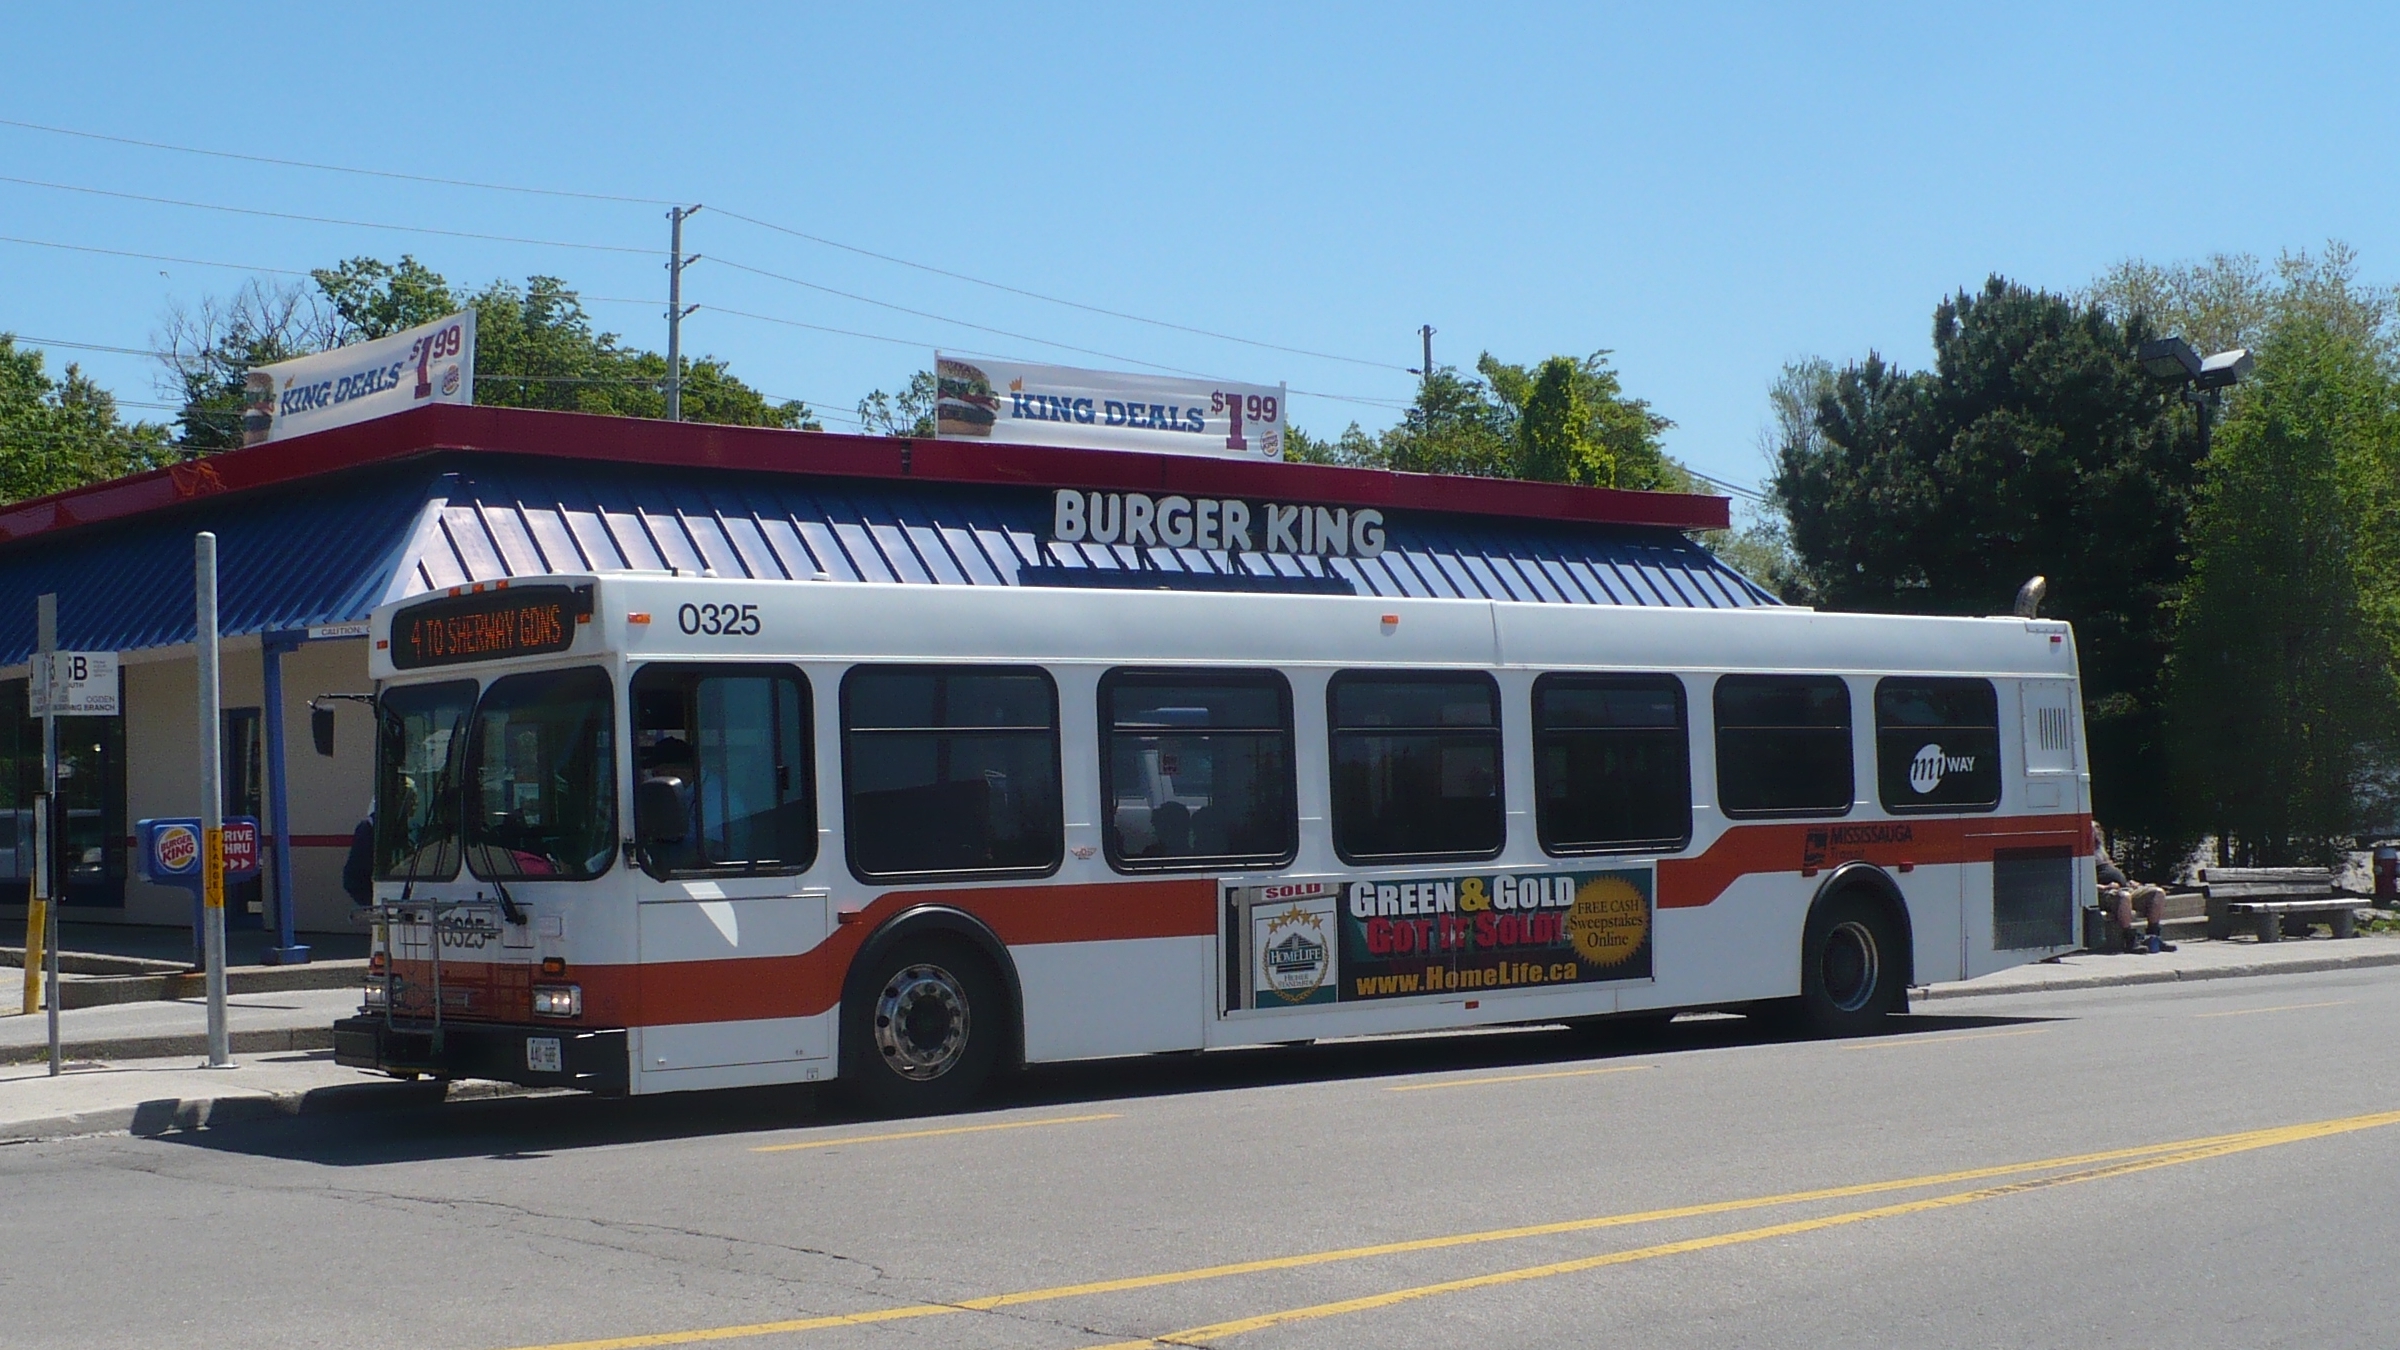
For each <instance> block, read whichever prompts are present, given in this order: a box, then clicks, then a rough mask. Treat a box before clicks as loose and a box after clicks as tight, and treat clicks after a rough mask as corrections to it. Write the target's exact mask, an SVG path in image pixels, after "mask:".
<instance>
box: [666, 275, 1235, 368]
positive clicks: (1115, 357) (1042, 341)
mask: <svg viewBox="0 0 2400 1350" xmlns="http://www.w3.org/2000/svg"><path fill="white" fill-rule="evenodd" d="M709 261H710V262H713V263H715V264H717V265H718V266H719V267H730V268H732V269H733V270H734V271H736V272H748V273H750V274H751V275H752V276H760V277H767V278H769V279H771V280H774V281H781V282H785V283H788V284H790V285H793V286H802V287H806V288H807V289H809V290H812V291H820V292H822V293H824V294H826V295H838V296H840V297H841V298H842V299H844V300H856V301H858V302H859V303H860V304H863V305H873V306H875V307H876V308H878V309H888V310H892V311H894V312H896V313H900V314H911V315H914V316H916V317H917V318H920V319H931V320H933V321H934V322H935V323H946V324H950V325H952V326H954V327H958V328H972V329H974V330H975V331H976V332H978V333H990V334H992V335H993V336H994V337H1004V338H1013V339H1015V340H1016V341H1018V342H1031V343H1034V344H1036V345H1039V346H1043V347H1056V348H1058V349H1059V350H1060V351H1065V352H1079V353H1081V354H1082V355H1085V356H1097V357H1100V358H1102V359H1104V360H1109V361H1122V362H1124V363H1126V364H1127V365H1134V366H1147V367H1149V368H1150V369H1152V370H1160V371H1165V372H1166V373H1168V374H1170V375H1189V376H1191V377H1193V378H1195V379H1203V380H1205V379H1212V378H1214V377H1213V376H1208V375H1202V374H1200V373H1199V372H1198V371H1192V370H1184V369H1181V368H1180V367H1176V366H1166V365H1160V364H1159V363H1158V362H1156V361H1144V360H1142V359H1140V358H1138V357H1132V356H1123V355H1119V354H1118V353H1116V352H1104V351H1101V350H1099V349H1098V348H1096V347H1078V346H1076V345H1074V344H1073V343H1069V342H1053V341H1051V340H1050V339H1048V338H1038V337H1035V336H1033V335H1032V334H1030V333H1013V332H1010V331H1009V330H1008V329H1005V328H994V327H992V326H991V325H989V324H980V323H971V322H969V321H968V320H965V319H954V318H951V317H950V316H949V315H946V314H935V313H933V312H932V311H930V310H923V309H911V308H909V307H908V306H906V305H895V304H893V303H892V302H891V301H889V300H877V299H875V298H873V297H872V296H865V295H859V294H857V293H856V292H853V291H843V290H836V289H834V288H833V287H831V286H820V285H818V284H817V283H816V282H813V281H802V280H801V279H800V278H798V277H793V276H785V275H784V274H783V273H781V272H770V271H768V270H767V269H765V268H763V267H752V266H750V265H748V264H747V263H737V262H733V261H731V260H729V259H727V258H724V257H722V256H711V257H710V258H709ZM726 312H727V313H731V312H732V311H731V310H728V311H726ZM753 317H755V316H753Z"/></svg>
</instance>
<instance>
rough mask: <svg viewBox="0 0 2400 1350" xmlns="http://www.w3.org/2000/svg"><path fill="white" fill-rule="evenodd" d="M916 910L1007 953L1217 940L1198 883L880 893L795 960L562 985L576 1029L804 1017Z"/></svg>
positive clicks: (684, 966) (712, 963) (634, 968)
mask: <svg viewBox="0 0 2400 1350" xmlns="http://www.w3.org/2000/svg"><path fill="white" fill-rule="evenodd" d="M920 905H945V906H949V907H951V908H954V909H959V910H963V911H965V912H966V913H968V914H972V915H974V916H975V917H976V918H978V919H980V920H982V921H983V922H984V923H985V924H987V925H989V926H990V928H991V930H992V932H993V933H994V934H996V935H997V936H998V937H999V938H1000V940H1001V941H1002V942H1004V943H1007V944H1008V945H1009V946H1011V947H1021V946H1029V945H1034V944H1039V943H1056V942H1110V941H1124V940H1128V939H1141V938H1169V937H1214V936H1216V932H1217V884H1216V881H1215V880H1214V879H1213V878H1209V877H1181V878H1176V879H1174V880H1162V881H1111V882H1095V883H1090V884H1074V885H1055V884H1053V885H1044V886H995V887H972V888H960V889H955V890H950V889H945V890H922V891H890V892H886V893H885V894H883V895H881V896H878V897H876V899H875V901H874V903H872V904H870V905H868V906H867V907H866V909H865V910H864V911H863V912H862V913H861V914H860V915H859V916H858V918H857V919H856V920H854V921H852V922H850V923H845V924H840V925H838V926H836V927H835V928H834V930H833V931H832V933H830V934H828V935H827V937H826V939H825V941H823V942H821V943H819V944H817V946H816V947H814V948H812V949H811V950H809V951H806V952H802V953H799V954H797V955H792V956H755V957H747V958H742V957H734V958H725V957H719V958H715V959H712V960H704V961H660V962H655V963H649V964H643V965H611V966H600V965H573V966H570V968H569V978H571V979H573V980H575V981H576V982H577V983H579V984H581V985H582V986H583V1006H584V1013H585V1016H584V1021H585V1022H587V1023H588V1024H590V1025H595V1026H602V1025H643V1026H676V1025H681V1024H684V1023H690V1022H740V1021H753V1020H757V1019H761V1018H769V1017H814V1016H817V1015H818V1014H820V1013H823V1012H826V1011H828V1010H830V1009H831V1008H832V1007H833V1006H834V1005H835V1004H837V1003H839V1002H841V998H842V981H843V979H844V978H845V977H846V976H848V974H849V972H850V961H851V958H852V957H854V956H856V955H857V954H858V949H859V948H860V947H861V946H862V945H864V944H865V942H866V940H867V938H868V936H869V935H870V934H872V933H873V932H874V931H875V930H876V929H877V928H879V927H881V926H882V924H883V922H884V921H885V920H886V919H889V918H891V917H892V916H893V915H895V914H899V913H901V912H903V911H905V910H910V909H915V908H917V907H918V906H920Z"/></svg>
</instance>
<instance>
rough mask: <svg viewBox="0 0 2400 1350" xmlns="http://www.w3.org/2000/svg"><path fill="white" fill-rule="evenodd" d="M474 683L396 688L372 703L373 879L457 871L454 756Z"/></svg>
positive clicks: (425, 877) (429, 877) (432, 877)
mask: <svg viewBox="0 0 2400 1350" xmlns="http://www.w3.org/2000/svg"><path fill="white" fill-rule="evenodd" d="M474 706H475V682H474V681H473V680H451V681H447V682H444V683H442V684H416V685H402V686H399V687H397V688H393V689H388V690H385V691H384V695H383V699H382V702H381V703H379V704H378V705H377V707H378V709H379V710H380V712H381V714H382V715H381V716H380V717H378V718H377V719H376V723H377V736H376V747H375V749H376V753H375V876H376V878H377V879H378V880H382V881H439V880H443V879H446V878H449V877H452V876H455V875H457V874H458V765H457V762H456V757H457V755H458V749H459V743H460V741H462V740H463V739H465V736H466V730H467V713H468V710H469V709H472V708H473V707H474Z"/></svg>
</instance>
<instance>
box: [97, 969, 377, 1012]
mask: <svg viewBox="0 0 2400 1350" xmlns="http://www.w3.org/2000/svg"><path fill="white" fill-rule="evenodd" d="M366 977H367V963H366V962H364V961H316V962H311V963H310V964H308V965H305V966H236V967H234V968H233V969H231V970H228V971H226V972H225V992H226V993H228V994H281V993H289V992H291V991H293V990H296V989H346V988H350V987H353V986H355V985H358V984H361V983H363V982H364V981H365V980H366ZM207 996H208V977H207V976H206V975H195V974H192V973H190V972H188V971H182V970H178V971H176V972H175V973H174V974H172V975H117V976H103V977H97V978H94V977H87V978H84V979H79V980H62V981H60V982H59V1004H58V1006H59V1007H60V1008H62V1009H69V1010H71V1009H75V1008H102V1007H109V1006H112V1005H115V1004H119V1003H167V1002H173V1001H175V1000H178V999H188V998H205V997H207Z"/></svg>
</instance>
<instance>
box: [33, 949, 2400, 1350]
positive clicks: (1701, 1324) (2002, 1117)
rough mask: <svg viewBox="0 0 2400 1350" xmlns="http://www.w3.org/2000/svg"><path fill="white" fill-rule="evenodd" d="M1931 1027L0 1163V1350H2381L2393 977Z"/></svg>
mask: <svg viewBox="0 0 2400 1350" xmlns="http://www.w3.org/2000/svg"><path fill="white" fill-rule="evenodd" d="M1936 1007H1937V1009H1938V1012H1937V1013H1936V1014H1934V1015H1930V1016H1914V1017H1909V1018H1904V1019H1895V1020H1894V1024H1893V1026H1892V1028H1891V1032H1890V1034H1886V1035H1882V1036H1877V1037H1873V1038H1868V1039H1861V1040H1852V1041H1841V1042H1797V1041H1781V1040H1776V1039H1772V1038H1769V1037H1767V1036H1765V1035H1763V1034H1762V1033H1761V1032H1760V1031H1759V1030H1758V1029H1757V1028H1754V1027H1753V1026H1751V1025H1750V1024H1749V1023H1747V1022H1745V1021H1743V1020H1740V1019H1732V1018H1727V1019H1715V1020H1706V1021H1693V1020H1688V1019H1687V1020H1685V1021H1683V1022H1679V1023H1677V1024H1675V1025H1674V1026H1673V1027H1671V1028H1668V1029H1666V1030H1664V1031H1663V1032H1658V1033H1654V1034H1651V1035H1648V1036H1638V1037H1637V1036H1630V1035H1628V1036H1623V1037H1618V1038H1612V1039H1595V1038H1592V1037H1589V1036H1584V1037H1578V1036H1575V1035H1572V1034H1570V1033H1566V1032H1561V1031H1554V1030H1544V1031H1519V1032H1507V1033H1493V1034H1483V1035H1471V1036H1452V1037H1439V1038H1418V1039H1410V1040H1402V1041H1383V1042H1376V1043H1372V1044H1353V1045H1328V1046H1316V1047H1310V1048H1305V1049H1294V1050H1273V1051H1256V1052H1240V1053H1232V1054H1216V1055H1208V1056H1202V1057H1198V1058H1156V1059H1145V1060H1139V1061H1118V1062H1112V1063H1107V1064H1099V1065H1084V1066H1078V1067H1075V1068H1071V1069H1063V1070H1061V1069H1049V1070H1043V1071H1039V1072H1037V1073H1034V1074H1030V1075H1027V1076H1026V1077H1024V1078H1023V1079H1021V1080H1018V1081H1017V1082H1015V1083H1013V1084H1012V1085H1011V1086H1010V1088H1009V1090H1008V1091H1007V1093H1006V1094H1005V1095H1004V1096H1002V1097H1001V1098H999V1099H998V1100H995V1101H993V1102H992V1103H990V1109H988V1110H986V1111H983V1112H980V1113H977V1114H973V1115H968V1116H953V1117H947V1118H941V1119H932V1120H911V1121H860V1120H852V1119H847V1118H844V1117H842V1116H841V1115H839V1114H838V1113H837V1112H834V1111H832V1110H830V1109H824V1110H819V1109H816V1108H814V1107H812V1105H811V1103H810V1102H809V1101H808V1099H807V1097H806V1096H805V1095H804V1094H797V1093H752V1094H737V1095H720V1096H712V1097H707V1098H698V1099H672V1098H670V1099H656V1100H645V1101H620V1102H609V1101H598V1100H592V1099H585V1098H549V1099H540V1100H513V1101H493V1102H482V1103H463V1104H454V1105H451V1106H448V1107H444V1108H441V1109H439V1110H438V1111H431V1112H425V1113H419V1114H414V1115H377V1116H371V1117H370V1116H361V1117H354V1118H349V1119H342V1118H330V1119H328V1118H304V1119H302V1120H298V1121H293V1122H288V1123H279V1124H274V1125H263V1126H256V1127H245V1128H241V1129H235V1130H222V1131H209V1132H204V1133H200V1134H195V1135H189V1136H179V1137H167V1138H161V1139H150V1140H141V1139H129V1138H95V1139H83V1140H68V1141H60V1142H55V1143H46V1144H28V1145H19V1146H14V1147H9V1148H0V1215H5V1216H6V1218H5V1222H0V1345H8V1346H41V1347H46V1348H50V1350H55V1348H57V1347H72V1346H110V1347H118V1346H144V1345H177V1346H183V1345H194V1346H202V1345H240V1346H245V1347H280V1346H321V1345H340V1346H343V1347H345V1350H380V1348H381V1347H408V1348H409V1350H422V1348H425V1347H444V1348H446V1347H517V1346H557V1345H561V1344H583V1345H587V1346H597V1345H609V1346H624V1347H631V1346H637V1345H639V1346H651V1345H679V1344H707V1345H730V1346H738V1347H759V1350H785V1348H786V1347H803V1346H806V1347H820V1346H821V1347H827V1348H828V1350H837V1348H844V1347H894V1348H895V1350H897V1348H899V1347H932V1346H941V1347H949V1346H1037V1347H1084V1346H1097V1345H1110V1344H1116V1343H1121V1342H1126V1341H1134V1340H1138V1339H1139V1338H1143V1337H1161V1336H1171V1337H1173V1338H1174V1339H1175V1340H1176V1341H1178V1342H1180V1343H1194V1344H1209V1345H1229V1346H1237V1347H1244V1348H1248V1347H1258V1348H1259V1350H1274V1348H1276V1347H1297V1346H1308V1347H1319V1346H1391V1345H1409V1346H1451V1345H1462V1346H1464V1345H1473V1346H1575V1347H1584V1346H1592V1345H1602V1344H1607V1345H1628V1346H1694V1347H1699V1346H1706V1347H1727V1346H1785V1345H1796V1346H1820V1345H1842V1346H1846V1347H1857V1346H1910V1347H1918V1346H1995V1345H2011V1346H2016V1345H2024V1346H2036V1345H2039V1346H2076V1347H2089V1346H2108V1345H2128V1346H2164V1345H2173V1346H2177V1347H2212V1346H2225V1347H2241V1348H2242V1350H2257V1347H2265V1346H2307V1347H2331V1346H2353V1345H2354V1346H2390V1345H2393V1344H2395V1343H2400V1279H2395V1278H2394V1276H2393V1273H2392V1269H2393V1266H2392V1260H2391V1256H2392V1249H2393V1248H2394V1247H2395V1246H2400V1179H2396V1178H2395V1171H2396V1169H2395V1165H2394V1164H2395V1159H2400V1058H2396V1057H2395V1055H2394V1054H2393V1052H2392V1049H2391V1040H2390V1035H2389V1028H2390V1027H2391V1026H2392V1025H2393V1024H2394V1021H2395V1019H2396V1018H2400V975H2396V974H2395V972H2392V971H2387V970H2365V971H2355V972H2346V973H2334V974H2326V975H2311V976H2299V975H2294V976H2279V977H2274V978H2264V979H2248V980H2222V981H2213V982H2209V983H2205V984H2193V985H2180V986H2178V985H2153V986H2145V987H2138V988H2128V989H2117V990H2096V991H2086V992H2079V993H2062V994H2053V995H2030V996H2016V997H2010V998H1994V999H1985V1000H1965V999H1962V1000H1957V1001H1954V1002H1945V1003H1942V1004H1939V1005H1936ZM1225 1267H1232V1268H1231V1269H1226V1268H1225Z"/></svg>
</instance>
